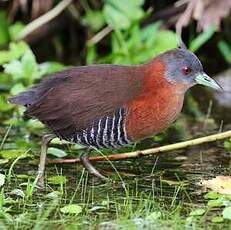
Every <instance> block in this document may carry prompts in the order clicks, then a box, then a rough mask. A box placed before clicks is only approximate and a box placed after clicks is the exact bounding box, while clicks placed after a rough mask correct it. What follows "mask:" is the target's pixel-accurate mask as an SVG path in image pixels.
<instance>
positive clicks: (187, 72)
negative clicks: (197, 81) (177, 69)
mask: <svg viewBox="0 0 231 230" xmlns="http://www.w3.org/2000/svg"><path fill="white" fill-rule="evenodd" d="M191 72H192V69H191V68H189V67H184V68H183V69H182V73H183V74H184V75H188V74H190V73H191Z"/></svg>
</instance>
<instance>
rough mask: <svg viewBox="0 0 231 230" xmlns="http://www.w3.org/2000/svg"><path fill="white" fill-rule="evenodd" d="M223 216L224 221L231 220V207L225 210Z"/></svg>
mask: <svg viewBox="0 0 231 230" xmlns="http://www.w3.org/2000/svg"><path fill="white" fill-rule="evenodd" d="M222 214H223V218H224V219H229V220H231V206H229V207H226V208H224V210H223V212H222Z"/></svg>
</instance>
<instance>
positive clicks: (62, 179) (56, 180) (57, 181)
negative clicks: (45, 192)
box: [48, 176, 67, 184]
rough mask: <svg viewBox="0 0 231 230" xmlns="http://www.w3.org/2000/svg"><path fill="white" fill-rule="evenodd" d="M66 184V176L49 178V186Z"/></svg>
mask: <svg viewBox="0 0 231 230" xmlns="http://www.w3.org/2000/svg"><path fill="white" fill-rule="evenodd" d="M66 182H67V178H66V177H65V176H51V177H48V183H49V184H65V183H66Z"/></svg>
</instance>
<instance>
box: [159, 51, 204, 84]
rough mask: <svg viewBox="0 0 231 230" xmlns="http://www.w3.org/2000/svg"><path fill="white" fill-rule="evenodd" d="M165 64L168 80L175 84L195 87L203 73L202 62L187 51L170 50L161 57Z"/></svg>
mask: <svg viewBox="0 0 231 230" xmlns="http://www.w3.org/2000/svg"><path fill="white" fill-rule="evenodd" d="M161 59H162V60H163V61H164V63H165V68H166V75H165V77H166V79H167V80H168V81H170V82H172V83H173V84H174V83H183V84H186V85H189V86H192V85H195V84H196V81H195V77H196V76H197V75H198V74H200V73H202V72H203V67H202V64H201V62H200V60H199V59H198V58H197V57H196V55H195V54H193V53H192V52H189V51H188V50H185V49H174V50H170V51H168V52H166V53H164V54H162V55H161Z"/></svg>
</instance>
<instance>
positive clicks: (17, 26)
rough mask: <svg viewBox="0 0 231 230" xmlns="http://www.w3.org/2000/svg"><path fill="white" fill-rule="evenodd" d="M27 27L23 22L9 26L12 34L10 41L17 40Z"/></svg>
mask: <svg viewBox="0 0 231 230" xmlns="http://www.w3.org/2000/svg"><path fill="white" fill-rule="evenodd" d="M24 27H25V25H24V24H23V23H22V22H16V23H14V24H13V25H11V26H9V34H10V40H11V41H14V40H17V38H18V35H19V34H20V32H21V31H22V30H23V28H24Z"/></svg>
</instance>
